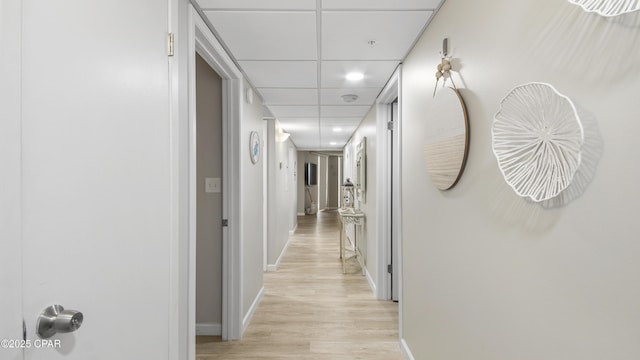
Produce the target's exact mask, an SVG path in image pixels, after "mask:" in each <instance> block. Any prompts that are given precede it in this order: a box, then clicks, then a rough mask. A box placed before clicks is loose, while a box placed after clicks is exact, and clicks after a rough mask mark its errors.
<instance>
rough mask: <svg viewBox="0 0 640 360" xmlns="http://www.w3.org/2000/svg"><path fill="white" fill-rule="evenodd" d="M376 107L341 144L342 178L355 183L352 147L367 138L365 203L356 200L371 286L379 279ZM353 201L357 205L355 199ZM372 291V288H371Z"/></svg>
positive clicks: (353, 151)
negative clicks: (361, 222)
mask: <svg viewBox="0 0 640 360" xmlns="http://www.w3.org/2000/svg"><path fill="white" fill-rule="evenodd" d="M376 120H377V119H376V108H375V106H374V107H372V108H371V110H369V113H367V116H366V117H365V118H364V119H363V120H362V122H361V123H360V126H359V127H358V129H356V131H355V132H354V134H353V136H352V137H351V139H350V140H349V142H348V143H347V145H346V146H345V150H344V157H343V158H344V159H345V160H344V169H343V170H344V178H345V179H346V178H350V179H351V182H355V180H354V176H355V164H354V159H355V154H356V147H357V146H358V144H359V143H360V142H361V141H362V139H363V138H364V137H366V138H367V151H366V152H367V153H366V161H367V163H366V171H367V180H366V197H365V200H366V201H365V202H360V203H359V206H360V210H362V211H363V212H364V213H365V226H364V231H363V241H362V242H361V249H363V250H364V254H365V260H364V261H365V265H366V268H367V272H368V277H369V281H370V284H371V283H373V285H374V286H375V287H377V286H378V284H379V283H380V281H379V280H378V270H377V259H378V256H379V254H378V243H377V236H376V234H377V224H376V206H377V194H376V191H377V189H376V186H377V180H376V172H377V162H378V160H377V159H378V147H377V140H378V135H377V133H376V130H377V125H376ZM356 204H358V203H357V202H356ZM347 232H348V234H349V235H350V236H352V234H353V232H352V229H347ZM372 290H373V291H374V292H375V288H374V289H372Z"/></svg>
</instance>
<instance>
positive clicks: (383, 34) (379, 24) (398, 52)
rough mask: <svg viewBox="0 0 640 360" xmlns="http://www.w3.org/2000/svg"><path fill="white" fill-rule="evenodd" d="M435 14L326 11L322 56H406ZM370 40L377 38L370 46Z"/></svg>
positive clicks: (376, 58) (347, 57) (398, 58)
mask: <svg viewBox="0 0 640 360" xmlns="http://www.w3.org/2000/svg"><path fill="white" fill-rule="evenodd" d="M432 14H433V12H432V11H369V12H332V11H324V12H323V15H322V58H323V59H324V60H402V59H403V58H404V56H405V55H406V54H407V52H408V51H409V48H410V47H411V45H413V43H414V41H415V39H416V37H417V36H418V35H419V34H420V33H421V31H422V29H423V28H424V26H425V24H426V23H427V21H428V20H429V18H430V17H431V15H432ZM369 40H375V41H376V44H375V46H373V47H371V46H369V44H368V43H367V41H369Z"/></svg>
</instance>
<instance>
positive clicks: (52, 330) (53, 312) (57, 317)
mask: <svg viewBox="0 0 640 360" xmlns="http://www.w3.org/2000/svg"><path fill="white" fill-rule="evenodd" d="M83 320H84V316H83V315H82V313H81V312H80V311H76V310H65V309H64V308H63V307H62V306H61V305H51V306H49V307H48V308H46V309H44V311H42V313H41V314H40V316H38V323H37V324H36V328H37V329H38V336H40V338H42V339H48V338H50V337H52V336H53V335H55V334H57V333H69V332H73V331H76V330H78V329H79V328H80V325H82V321H83Z"/></svg>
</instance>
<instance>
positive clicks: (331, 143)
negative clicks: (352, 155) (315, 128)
mask: <svg viewBox="0 0 640 360" xmlns="http://www.w3.org/2000/svg"><path fill="white" fill-rule="evenodd" d="M329 145H334V146H335V145H338V143H337V142H335V141H332V142H330V143H329Z"/></svg>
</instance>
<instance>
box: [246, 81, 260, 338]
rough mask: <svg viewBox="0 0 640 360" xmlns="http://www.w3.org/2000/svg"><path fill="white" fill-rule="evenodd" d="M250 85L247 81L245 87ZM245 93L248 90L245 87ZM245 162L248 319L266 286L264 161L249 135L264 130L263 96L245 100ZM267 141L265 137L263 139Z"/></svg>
mask: <svg viewBox="0 0 640 360" xmlns="http://www.w3.org/2000/svg"><path fill="white" fill-rule="evenodd" d="M249 86H250V85H249V84H248V83H247V82H246V81H245V83H244V87H245V88H248V87H249ZM242 93H243V94H244V93H245V92H244V89H243V92H242ZM243 104H244V106H243V111H242V130H241V131H242V136H241V144H240V147H241V161H242V190H241V191H242V224H243V228H242V298H243V300H242V301H243V314H244V318H245V325H246V320H248V319H249V318H250V316H251V314H252V313H253V311H254V310H255V306H257V304H258V302H259V299H260V297H261V296H262V288H263V284H264V281H263V278H264V271H263V251H264V250H263V236H262V235H263V234H262V230H263V227H262V221H263V217H262V211H263V207H262V191H263V187H262V182H263V181H266V179H263V174H262V161H265V158H264V156H260V159H259V161H258V163H256V164H253V163H252V162H251V157H250V155H249V137H250V136H251V132H252V131H257V132H258V133H259V134H260V133H262V129H263V123H262V99H261V98H260V97H259V96H254V97H253V103H252V104H249V103H247V102H246V101H243ZM260 141H264V139H260Z"/></svg>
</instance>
